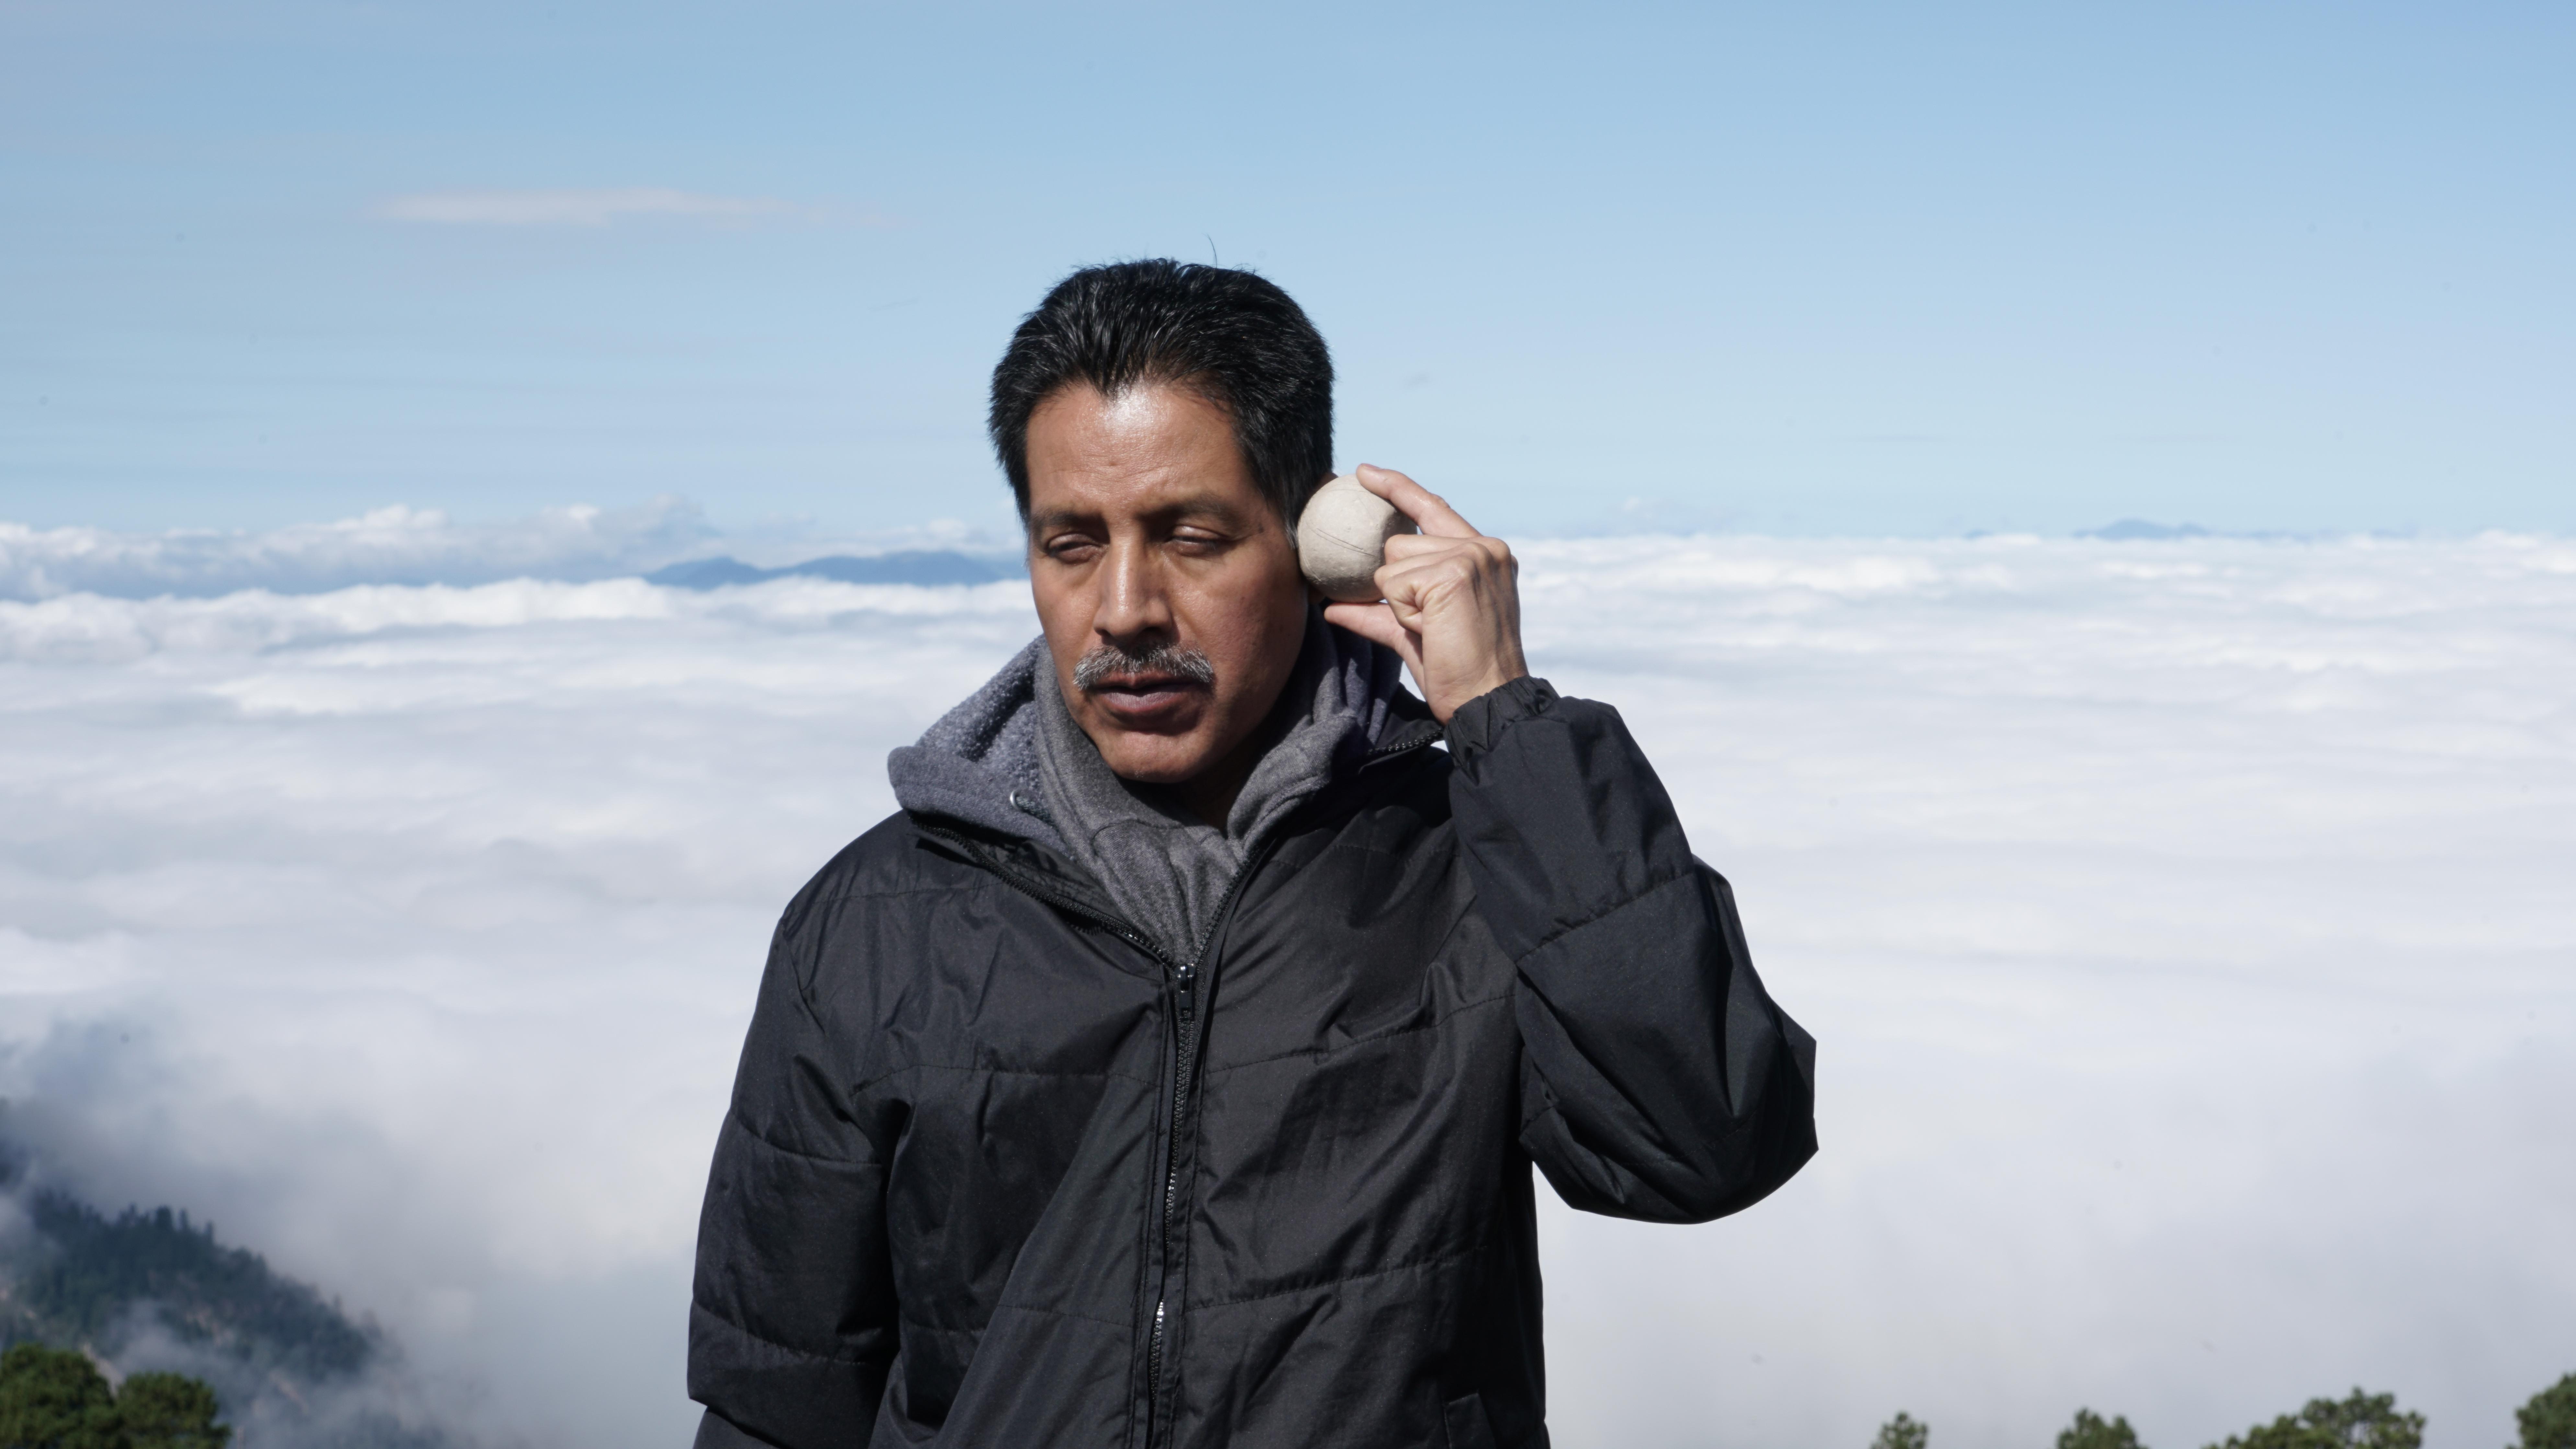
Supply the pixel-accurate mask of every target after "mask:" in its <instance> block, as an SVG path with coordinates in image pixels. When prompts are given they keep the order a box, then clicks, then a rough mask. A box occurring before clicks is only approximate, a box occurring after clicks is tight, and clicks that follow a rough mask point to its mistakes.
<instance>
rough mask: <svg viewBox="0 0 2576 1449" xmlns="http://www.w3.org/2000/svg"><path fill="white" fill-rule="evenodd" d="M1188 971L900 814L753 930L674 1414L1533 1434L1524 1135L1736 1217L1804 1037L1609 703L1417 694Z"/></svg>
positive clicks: (718, 1439)
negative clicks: (777, 916) (758, 964)
mask: <svg viewBox="0 0 2576 1449" xmlns="http://www.w3.org/2000/svg"><path fill="white" fill-rule="evenodd" d="M1411 710H1412V713H1413V715H1414V718H1412V719H1411V720H1410V721H1409V722H1408V723H1404V724H1401V725H1399V726H1398V727H1397V728H1396V729H1395V731H1394V732H1393V733H1392V735H1391V736H1390V737H1389V738H1388V739H1387V740H1386V741H1385V742H1384V743H1383V744H1382V745H1381V747H1380V748H1379V749H1378V751H1377V752H1376V753H1375V755H1373V756H1372V757H1371V758H1370V761H1369V763H1368V764H1367V765H1366V766H1364V767H1362V768H1360V769H1359V770H1357V771H1356V772H1354V773H1352V774H1350V775H1349V776H1348V777H1347V778H1345V779H1343V780H1341V781H1340V782H1339V783H1337V784H1336V785H1335V786H1333V787H1332V788H1331V789H1329V790H1327V791H1326V792H1325V793H1324V794H1323V795H1321V796H1319V797H1317V798H1316V799H1314V800H1312V801H1310V802H1309V803H1308V804H1307V805H1306V806H1305V807H1303V808H1302V809H1301V810H1300V812H1299V814H1298V816H1297V817H1296V818H1295V819H1294V820H1293V822H1292V823H1291V824H1290V825H1289V826H1288V828H1286V829H1284V830H1281V831H1280V832H1278V833H1277V834H1276V835H1274V836H1273V837H1272V838H1271V843H1270V845H1269V846H1268V847H1266V848H1265V849H1264V850H1263V851H1262V852H1261V853H1259V854H1258V855H1256V857H1255V858H1254V859H1253V860H1252V862H1251V863H1250V864H1249V865H1248V866H1247V867H1246V869H1245V870H1244V872H1243V873H1242V875H1241V876H1240V877H1239V878H1238V880H1237V882H1236V884H1235V888H1234V892H1233V896H1232V898H1231V901H1230V905H1229V908H1228V909H1227V910H1226V911H1225V912H1224V913H1223V914H1222V916H1221V918H1220V920H1219V921H1218V924H1217V926H1216V928H1215V930H1214V933H1213V934H1212V936H1211V937H1210V943H1209V945H1208V947H1207V948H1206V950H1205V952H1204V954H1203V956H1202V958H1201V960H1200V961H1199V962H1198V963H1196V966H1195V969H1188V968H1185V967H1184V966H1183V965H1182V964H1181V963H1175V962H1171V961H1167V960H1164V959H1162V958H1161V957H1159V956H1158V955H1157V954H1156V952H1155V951H1154V950H1153V949H1152V948H1151V947H1150V946H1148V945H1147V944H1146V942H1145V939H1144V937H1143V936H1141V935H1139V934H1138V933H1137V932H1135V931H1134V930H1132V929H1131V928H1129V927H1127V926H1125V925H1124V924H1122V923H1121V922H1119V921H1118V920H1117V919H1116V917H1115V914H1114V912H1113V909H1112V907H1111V906H1110V904H1109V901H1108V898H1107V897H1106V896H1105V895H1104V894H1103V893H1102V892H1101V890H1100V889H1099V887H1098V885H1097V884H1096V883H1094V882H1093V881H1091V880H1089V879H1086V878H1084V877H1083V876H1082V875H1081V874H1080V873H1079V871H1078V870H1077V869H1076V868H1075V867H1074V866H1073V865H1072V864H1071V863H1070V862H1069V861H1067V860H1066V859H1064V858H1063V857H1062V856H1060V855H1057V854H1056V853H1054V852H1052V851H1049V850H1046V849H1044V848H1043V847H1040V846H1038V845H1035V844H1033V843H1031V842H1028V841H1025V840H1015V839H1011V838H1008V837H1005V836H1001V835H996V834H993V833H990V832H988V831H985V830H981V829H978V828H976V827H971V826H967V825H964V824H962V823H959V822H956V821H952V820H943V819H940V818H937V817H931V816H926V815H925V816H910V815H898V816H896V817H894V818H892V819H890V820H888V821H886V822H885V823H884V824H882V825H880V826H878V827H877V828H876V829H874V830H871V831H869V832H868V833H867V834H866V835H864V836H862V837H861V838H860V839H859V840H858V841H857V842H856V843H854V844H853V845H851V846H850V847H849V848H848V849H846V850H844V851H843V852H841V854H840V856H839V857H838V858H836V859H835V860H833V862H832V863H831V864H830V865H828V866H826V867H825V868H824V870H823V872H822V873H821V874H820V875H818V876H817V877H815V879H814V881H813V883H812V884H810V885H808V886H807V887H806V888H805V889H804V890H803V891H802V892H801V893H799V894H798V896H797V897H796V899H795V901H794V902H793V903H792V904H791V905H789V907H788V908H787V913H786V916H785V918H784V919H783V920H781V921H780V923H779V927H778V934H777V938H776V942H775V944H774V946H773V947H772V950H771V955H770V960H769V970H768V975H767V978H766V979H765V981H764V982H763V984H762V987H761V995H760V1002H759V1006H758V1009H757V1011H756V1013H755V1015H754V1018H753V1021H752V1027H751V1035H750V1039H749V1040H748V1041H747V1042H746V1043H745V1044H744V1048H743V1057H742V1066H741V1072H740V1075H739V1077H738V1079H737V1081H736V1083H735V1088H734V1102H733V1109H732V1111H731V1113H730V1114H729V1115H728V1116H727V1118H726V1120H725V1123H724V1128H723V1133H722V1136H721V1138H720V1140H719V1143H718V1145H717V1148H716V1156H715V1166H714V1170H713V1172H712V1173H711V1174H710V1177H709V1180H708V1184H707V1198H706V1206H705V1211H704V1215H703V1217H702V1218H701V1220H700V1224H699V1238H698V1270H697V1290H696V1295H695V1302H694V1304H693V1307H692V1310H691V1314H690V1334H689V1392H690V1394H691V1396H692V1397H694V1398H696V1399H698V1400H699V1401H700V1402H702V1403H704V1404H706V1405H707V1407H708V1414H707V1416H706V1418H705V1420H704V1422H703V1425H702V1427H701V1429H700V1431H699V1434H698V1441H697V1442H698V1444H699V1445H700V1446H701V1449H705V1446H718V1445H744V1444H774V1445H782V1446H788V1449H826V1446H859V1445H875V1446H898V1445H906V1446H917V1445H929V1444H936V1445H958V1446H966V1445H974V1446H991V1449H1039V1446H1080V1449H1093V1446H1099V1449H1109V1446H1120V1449H1148V1446H1151V1449H1160V1446H1166V1445H1168V1446H1172V1449H1197V1446H1207V1449H1217V1446H1231V1449H1252V1446H1282V1449H1288V1446H1294V1449H1319V1446H1372V1449H1374V1446H1408V1449H1410V1446H1424V1445H1429V1446H1440V1445H1449V1446H1457V1449H1469V1446H1472V1449H1487V1446H1526V1445H1544V1444H1546V1443H1547V1430H1546V1425H1545V1388H1544V1376H1543V1371H1542V1366H1541V1362H1540V1346H1539V1269H1538V1246H1537V1242H1536V1239H1535V1236H1534V1232H1533V1220H1532V1202H1531V1182H1530V1172H1529V1164H1530V1163H1531V1162H1532V1161H1535V1162H1536V1163H1537V1164H1538V1167H1539V1169H1540V1170H1541V1171H1542V1172H1544V1173H1546V1174H1547V1178H1548V1181H1549V1182H1550V1183H1551V1184H1552V1185H1553V1186H1554V1187H1555V1188H1556V1190H1557V1192H1558V1193H1559V1194H1561V1195H1562V1196H1563V1197H1564V1198H1565V1200H1566V1201H1567V1202H1569V1203H1571V1204H1573V1205H1574V1206H1576V1207H1578V1208H1584V1209H1588V1210H1590V1211H1594V1212H1602V1213H1611V1214H1615V1215H1618V1216H1621V1217H1631V1218H1644V1219H1649V1220H1653V1221H1659V1222H1699V1221H1703V1220H1706V1219H1708V1218H1713V1217H1717V1216H1719V1215H1721V1214H1724V1213H1730V1212H1733V1211H1735V1210H1737V1209H1739V1208H1742V1207H1745V1206H1747V1205H1748V1204H1750V1203H1752V1202H1754V1201H1756V1200H1758V1199H1760V1198H1761V1197H1762V1196H1763V1195H1764V1194H1766V1193H1768V1192H1770V1191H1771V1190H1772V1189H1773V1188H1776V1187H1778V1186H1779V1185H1780V1184H1781V1183H1782V1182H1784V1181H1786V1180H1787V1179H1788V1177H1789V1176H1790V1174H1792V1173H1793V1172H1795V1171H1796V1170H1797V1169H1798V1166H1799V1165H1800V1164H1801V1163H1803V1162H1805V1161H1806V1159H1807V1158H1808V1156H1809V1155H1810V1154H1812V1153H1813V1152H1814V1150H1815V1133H1814V1121H1813V1100H1814V1097H1813V1066H1814V1052H1815V1046H1814V1042H1813V1041H1812V1040H1811V1039H1810V1038H1809V1037H1808V1036H1807V1034H1806V1033H1805V1032H1803V1031H1801V1030H1800V1029H1799V1028H1798V1026H1797V1024H1796V1023H1795V1022H1792V1021H1791V1020H1789V1018H1788V1017H1787V1016H1786V1015H1784V1014H1783V1013H1782V1012H1781V1011H1780V1010H1779V1008H1778V1007H1776V1006H1774V1005H1772V1003H1771V1001H1770V999H1769V997H1768V996H1766V995H1765V994H1764V992H1763V989H1762V983H1761V981H1760V980H1759V979H1758V978H1756V977H1755V975H1754V972H1753V966H1752V963H1751V961H1750V960H1748V959H1747V957H1746V954H1745V948H1744V938H1743V935H1742V933H1741V931H1740V929H1739V928H1738V926H1737V922H1736V915H1735V906H1734V903H1733V900H1732V898H1731V896H1730V894H1729V892H1728V890H1727V886H1726V883H1725V882H1724V881H1723V880H1721V879H1719V877H1718V876H1717V874H1716V873H1715V872H1713V871H1711V870H1710V869H1709V868H1708V867H1707V866H1705V865H1702V864H1700V863H1699V862H1698V861H1697V860H1695V859H1693V858H1692V856H1691V854H1690V852H1689V849H1688V846H1687V845H1686V843H1685V842H1684V840H1683V838H1682V829H1681V825H1680V823H1679V822H1678V821H1677V820H1676V819H1675V817H1674V813H1673V808H1672V803H1671V801H1670V800H1669V799H1668V798H1667V797H1666V796H1665V794H1664V790H1663V787H1662V786H1661V785H1660V784H1659V783H1658V782H1657V781H1656V779H1655V775H1654V772H1653V771H1652V770H1651V769H1650V768H1649V767H1648V766H1647V764H1646V761H1645V759H1644V758H1643V757H1642V756H1641V755H1640V754H1639V753H1638V750H1637V747H1636V744H1635V742H1634V741H1632V740H1631V739H1630V738H1629V736H1628V732H1627V730H1626V728H1625V727H1624V726H1623V725H1622V724H1621V723H1620V721H1619V717H1618V715H1617V713H1616V712H1615V711H1613V710H1611V709H1609V708H1608V707H1607V706H1604V705H1599V704H1594V703H1590V702H1587V701H1583V700H1576V699H1564V698H1560V697H1558V696H1557V695H1556V694H1555V693H1554V692H1553V691H1551V690H1550V689H1549V688H1548V687H1547V685H1546V684H1545V683H1544V682H1542V681H1539V680H1534V679H1532V680H1523V681H1520V682H1518V683H1516V684H1512V685H1508V686H1505V687H1504V688H1502V689H1499V690H1496V691H1495V692H1494V693H1492V694H1490V695H1487V696H1485V697H1484V698H1482V699H1479V700H1476V701H1474V702H1473V703H1471V704H1469V705H1468V706H1467V707H1466V708H1464V709H1462V710H1460V711H1459V712H1458V714H1457V716H1456V717H1455V718H1454V719H1453V720H1452V721H1451V723H1450V726H1449V728H1448V731H1447V734H1448V744H1449V748H1448V751H1447V752H1446V753H1444V752H1442V751H1440V750H1438V749H1433V748H1430V746H1431V745H1432V744H1434V743H1435V742H1436V741H1437V740H1438V739H1439V738H1440V735H1441V731H1440V729H1439V727H1438V726H1437V725H1435V724H1433V723H1432V722H1431V721H1430V720H1429V719H1428V718H1427V717H1423V716H1422V715H1421V713H1420V707H1419V705H1418V703H1416V704H1412V705H1411Z"/></svg>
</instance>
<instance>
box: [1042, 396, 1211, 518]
mask: <svg viewBox="0 0 2576 1449" xmlns="http://www.w3.org/2000/svg"><path fill="white" fill-rule="evenodd" d="M1028 465H1029V513H1030V516H1031V517H1032V518H1035V517H1038V516H1040V515H1043V514H1049V513H1063V512H1068V511H1070V512H1081V513H1101V512H1121V513H1143V512H1165V511H1169V510H1172V509H1175V508H1186V507H1192V506H1207V507H1221V508H1229V509H1232V508H1243V507H1247V506H1249V507H1258V506H1260V504H1261V495H1260V490H1259V489H1258V488H1257V487H1255V486H1254V484H1253V481H1252V475H1251V470H1250V469H1248V468H1246V467H1245V466H1244V461H1243V450H1242V449H1241V448H1240V447H1239V446H1237V445H1236V443H1235V438H1234V422H1233V420H1232V419H1231V418H1229V417H1227V416H1226V413H1225V410H1224V409H1223V408H1220V407H1218V406H1217V405H1216V404H1215V403H1212V402H1210V401H1208V400H1207V399H1206V398H1205V397H1202V396H1200V395H1199V394H1198V393H1196V392H1194V391H1192V390H1190V389H1189V388H1186V387H1177V386H1174V385H1172V384H1169V383H1152V384H1147V385H1144V386H1140V387H1131V388H1128V389H1126V390H1125V391H1123V392H1120V393H1119V394H1117V395H1116V396H1114V397H1111V396H1104V395H1103V394H1102V393H1101V392H1100V390H1099V389H1097V388H1095V387H1093V386H1092V385H1091V384H1089V383H1088V382H1076V383H1072V384H1068V385H1067V386H1064V387H1061V388H1058V389H1056V391H1054V392H1053V393H1050V394H1049V395H1048V396H1047V398H1046V400H1045V401H1044V402H1041V403H1039V404H1038V406H1037V409H1036V411H1035V412H1033V413H1031V414H1030V415H1029V432H1028Z"/></svg>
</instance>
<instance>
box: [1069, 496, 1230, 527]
mask: <svg viewBox="0 0 2576 1449" xmlns="http://www.w3.org/2000/svg"><path fill="white" fill-rule="evenodd" d="M1192 513H1197V514H1205V515H1209V516H1212V517H1215V518H1218V519H1222V520H1224V521H1225V522H1227V523H1229V524H1233V523H1240V522H1241V521H1242V519H1243V516H1244V513H1243V509H1242V508H1241V507H1240V506H1238V505H1237V504H1235V503H1233V502H1232V501H1230V500H1228V499H1226V498H1224V497H1223V496H1221V495H1219V494H1215V493H1193V494H1190V495H1188V496H1186V497H1182V498H1178V499H1175V500H1173V501H1172V502H1170V503H1166V504H1164V505H1163V506H1161V507H1159V508H1153V509H1148V510H1147V511H1146V512H1145V515H1144V516H1145V517H1147V518H1155V519H1169V518H1175V517H1179V516H1182V515H1185V514H1192ZM1099 516H1100V515H1099V513H1098V512H1096V511H1091V510H1084V509H1078V508H1051V509H1046V510H1044V511H1042V512H1036V513H1032V514H1030V515H1029V531H1030V532H1031V533H1036V532H1039V531H1041V530H1045V529H1050V528H1061V527H1064V526H1065V525H1067V524H1078V523H1085V522H1089V521H1090V520H1092V519H1095V518H1097V517H1099Z"/></svg>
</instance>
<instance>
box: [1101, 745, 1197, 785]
mask: <svg viewBox="0 0 2576 1449" xmlns="http://www.w3.org/2000/svg"><path fill="white" fill-rule="evenodd" d="M1129 738H1130V740H1134V741H1135V742H1136V743H1143V741H1142V740H1136V739H1135V737H1134V736H1130V737H1129ZM1145 738H1146V739H1150V740H1152V742H1153V747H1152V748H1147V749H1132V748H1131V749H1121V750H1119V751H1117V752H1116V753H1115V754H1111V753H1109V752H1107V751H1103V752H1102V754H1101V758H1102V759H1104V760H1107V761H1108V762H1109V768H1110V770H1111V771H1112V772H1114V773H1115V774H1116V775H1117V776H1118V778H1119V779H1122V780H1133V781H1135V782H1136V783H1138V784H1140V785H1179V784H1183V783H1186V782H1187V781H1189V780H1191V779H1194V778H1196V777H1197V775H1198V774H1199V772H1200V771H1202V770H1204V769H1206V768H1207V765H1208V754H1209V752H1208V750H1207V748H1206V747H1205V746H1204V745H1203V744H1202V743H1200V742H1199V741H1197V740H1193V739H1176V738H1174V737H1172V736H1169V735H1162V736H1147V737H1145ZM1122 743H1126V742H1125V741H1122Z"/></svg>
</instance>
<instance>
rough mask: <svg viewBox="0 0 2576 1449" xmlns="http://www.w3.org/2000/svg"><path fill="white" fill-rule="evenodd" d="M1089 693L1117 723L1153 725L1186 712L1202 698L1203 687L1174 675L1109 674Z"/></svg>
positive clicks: (1204, 694)
mask: <svg viewBox="0 0 2576 1449" xmlns="http://www.w3.org/2000/svg"><path fill="white" fill-rule="evenodd" d="M1090 693H1091V697H1092V698H1093V699H1094V700H1097V701H1099V703H1100V705H1101V707H1102V708H1104V709H1106V710H1108V711H1109V713H1110V714H1111V715H1112V716H1114V717H1116V718H1117V719H1118V721H1119V722H1120V723H1122V724H1132V725H1153V724H1163V723H1168V722H1171V721H1170V718H1169V717H1170V716H1172V715H1174V714H1178V713H1181V712H1184V711H1188V710H1190V709H1191V708H1192V707H1193V706H1195V705H1196V704H1197V703H1198V702H1199V701H1200V700H1201V699H1202V698H1204V697H1205V696H1206V694H1207V686H1206V685H1204V684H1201V683H1199V682H1198V681H1197V680H1195V679H1185V678H1183V677H1181V676H1180V675H1177V674H1129V675H1111V676H1109V677H1108V678H1106V679H1102V680H1100V681H1099V682H1098V683H1096V684H1094V685H1093V686H1092V687H1091V691H1090Z"/></svg>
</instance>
